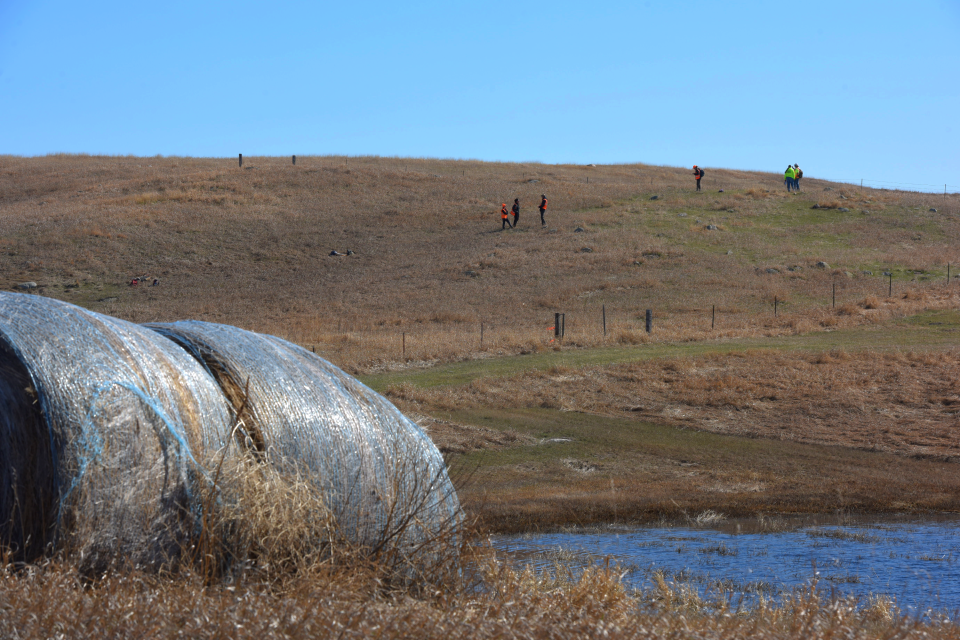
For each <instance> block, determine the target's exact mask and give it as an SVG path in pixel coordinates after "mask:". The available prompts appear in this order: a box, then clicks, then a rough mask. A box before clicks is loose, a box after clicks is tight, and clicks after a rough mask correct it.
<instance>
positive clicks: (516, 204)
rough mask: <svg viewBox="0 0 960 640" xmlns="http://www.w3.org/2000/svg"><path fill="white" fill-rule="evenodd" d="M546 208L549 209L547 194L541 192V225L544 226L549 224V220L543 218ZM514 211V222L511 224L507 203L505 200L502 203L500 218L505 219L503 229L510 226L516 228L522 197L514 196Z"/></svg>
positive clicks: (501, 227) (501, 228) (501, 226)
mask: <svg viewBox="0 0 960 640" xmlns="http://www.w3.org/2000/svg"><path fill="white" fill-rule="evenodd" d="M546 210H547V196H545V195H543V194H541V195H540V225H541V226H544V227H545V226H547V222H546V220H544V218H543V214H544V213H545V212H546ZM512 211H513V224H512V225H511V224H510V220H509V219H508V218H507V215H508V214H507V203H505V202H504V203H502V204H501V205H500V219H501V220H502V221H503V222H502V224H501V225H500V230H501V231H502V230H504V229H506V228H507V227H508V226H509V227H511V228H513V229H516V227H517V222H519V220H520V198H514V200H513V209H512Z"/></svg>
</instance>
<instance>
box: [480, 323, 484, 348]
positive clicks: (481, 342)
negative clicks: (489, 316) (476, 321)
mask: <svg viewBox="0 0 960 640" xmlns="http://www.w3.org/2000/svg"><path fill="white" fill-rule="evenodd" d="M480 350H481V351H483V323H482V322H481V323H480Z"/></svg>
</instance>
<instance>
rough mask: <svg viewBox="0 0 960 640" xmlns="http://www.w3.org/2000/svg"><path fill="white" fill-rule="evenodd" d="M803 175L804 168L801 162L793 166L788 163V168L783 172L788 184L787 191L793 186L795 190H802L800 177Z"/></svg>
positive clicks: (784, 179)
mask: <svg viewBox="0 0 960 640" xmlns="http://www.w3.org/2000/svg"><path fill="white" fill-rule="evenodd" d="M802 177H803V169H801V168H800V165H799V164H794V165H793V166H792V167H791V166H790V165H787V170H786V171H784V172H783V181H784V183H785V184H786V185H787V191H788V192H789V191H790V190H791V188H793V190H794V191H800V178H802Z"/></svg>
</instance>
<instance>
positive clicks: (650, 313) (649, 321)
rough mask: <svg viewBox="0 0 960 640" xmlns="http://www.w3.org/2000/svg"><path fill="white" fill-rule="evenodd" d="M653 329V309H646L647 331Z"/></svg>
mask: <svg viewBox="0 0 960 640" xmlns="http://www.w3.org/2000/svg"><path fill="white" fill-rule="evenodd" d="M651 331H653V309H647V333H650V332H651Z"/></svg>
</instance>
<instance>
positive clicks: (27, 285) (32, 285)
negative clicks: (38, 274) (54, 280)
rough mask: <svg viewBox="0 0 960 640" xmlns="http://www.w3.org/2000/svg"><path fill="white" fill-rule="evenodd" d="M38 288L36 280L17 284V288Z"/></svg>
mask: <svg viewBox="0 0 960 640" xmlns="http://www.w3.org/2000/svg"><path fill="white" fill-rule="evenodd" d="M36 288H37V283H36V282H21V283H20V284H18V285H17V289H36Z"/></svg>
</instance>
